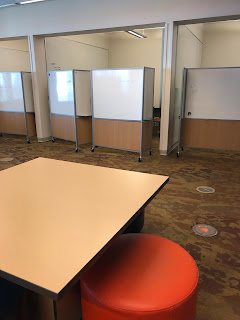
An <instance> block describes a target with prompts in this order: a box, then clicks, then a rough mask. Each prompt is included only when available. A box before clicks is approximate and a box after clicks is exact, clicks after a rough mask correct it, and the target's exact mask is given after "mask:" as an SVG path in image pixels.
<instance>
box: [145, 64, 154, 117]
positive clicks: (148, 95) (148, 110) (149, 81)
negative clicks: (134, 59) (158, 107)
mask: <svg viewBox="0 0 240 320" xmlns="http://www.w3.org/2000/svg"><path fill="white" fill-rule="evenodd" d="M144 71H145V72H144V103H143V108H144V109H143V120H152V119H153V99H154V77H155V69H153V68H144Z"/></svg>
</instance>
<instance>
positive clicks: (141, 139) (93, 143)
mask: <svg viewBox="0 0 240 320" xmlns="http://www.w3.org/2000/svg"><path fill="white" fill-rule="evenodd" d="M146 69H150V70H153V71H154V80H155V68H149V67H142V68H110V69H92V70H91V106H92V148H91V150H92V151H94V149H95V147H104V148H110V149H117V150H124V151H131V152H136V153H139V162H141V161H142V153H143V152H142V150H143V121H144V85H145V70H146ZM103 70H106V71H107V70H143V82H142V86H143V87H142V100H141V119H140V120H126V119H111V118H97V117H96V118H95V116H94V99H93V76H92V73H93V71H103ZM153 94H154V81H153ZM152 110H153V106H152ZM152 112H153V111H152ZM95 119H101V120H110V121H129V122H140V123H141V134H140V152H139V151H136V150H129V149H123V148H121V149H120V148H113V147H109V146H103V145H97V146H96V145H95V142H94V120H95ZM145 121H152V119H151V120H145ZM152 125H153V123H152ZM150 154H152V145H151V149H150Z"/></svg>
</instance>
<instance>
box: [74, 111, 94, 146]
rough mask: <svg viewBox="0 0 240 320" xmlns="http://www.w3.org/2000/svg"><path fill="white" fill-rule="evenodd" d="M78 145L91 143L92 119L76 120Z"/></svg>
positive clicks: (82, 118)
mask: <svg viewBox="0 0 240 320" xmlns="http://www.w3.org/2000/svg"><path fill="white" fill-rule="evenodd" d="M77 128H78V144H83V143H90V142H92V117H80V118H77Z"/></svg>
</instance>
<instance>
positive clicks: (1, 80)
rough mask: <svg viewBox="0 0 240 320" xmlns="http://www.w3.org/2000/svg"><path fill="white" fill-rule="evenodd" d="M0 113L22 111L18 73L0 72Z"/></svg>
mask: <svg viewBox="0 0 240 320" xmlns="http://www.w3.org/2000/svg"><path fill="white" fill-rule="evenodd" d="M0 111H8V112H23V111H24V105H23V92H22V79H21V73H20V72H0Z"/></svg>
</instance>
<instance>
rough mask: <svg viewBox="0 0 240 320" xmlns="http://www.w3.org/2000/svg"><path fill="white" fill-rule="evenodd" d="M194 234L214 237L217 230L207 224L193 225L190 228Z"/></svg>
mask: <svg viewBox="0 0 240 320" xmlns="http://www.w3.org/2000/svg"><path fill="white" fill-rule="evenodd" d="M192 230H193V232H194V233H196V234H197V235H199V236H201V237H214V236H216V235H217V233H218V232H217V229H216V228H214V227H212V226H209V225H207V224H195V226H193V227H192Z"/></svg>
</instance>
